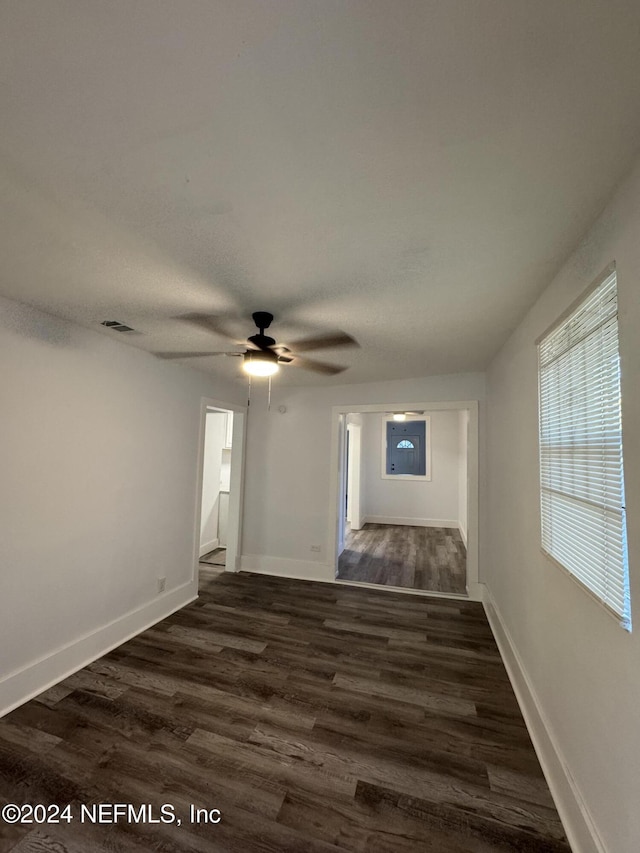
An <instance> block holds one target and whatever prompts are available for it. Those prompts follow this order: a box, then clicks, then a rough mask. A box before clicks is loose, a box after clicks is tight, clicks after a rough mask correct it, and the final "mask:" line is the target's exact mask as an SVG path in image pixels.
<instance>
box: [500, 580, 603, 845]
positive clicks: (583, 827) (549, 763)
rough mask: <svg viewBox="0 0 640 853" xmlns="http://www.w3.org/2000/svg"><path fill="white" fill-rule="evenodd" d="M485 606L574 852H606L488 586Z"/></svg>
mask: <svg viewBox="0 0 640 853" xmlns="http://www.w3.org/2000/svg"><path fill="white" fill-rule="evenodd" d="M484 609H485V612H486V614H487V619H488V620H489V625H490V626H491V630H492V631H493V635H494V637H495V640H496V643H497V644H498V649H499V650H500V655H501V657H502V660H503V662H504V665H505V667H506V669H507V673H508V675H509V680H510V681H511V685H512V687H513V689H514V691H515V694H516V698H517V700H518V704H519V706H520V710H521V711H522V716H523V717H524V719H525V722H526V724H527V729H528V730H529V734H530V736H531V740H532V741H533V746H534V748H535V751H536V754H537V756H538V759H539V761H540V764H541V766H542V770H543V772H544V775H545V778H546V780H547V784H548V785H549V789H550V791H551V794H552V796H553V799H554V802H555V804H556V808H557V809H558V814H559V815H560V819H561V820H562V824H563V826H564V830H565V832H566V834H567V838H568V840H569V844H570V845H571V849H572V850H573V853H606V848H605V845H604V842H603V841H602V839H601V837H600V835H599V833H598V830H597V829H596V825H595V822H594V820H593V817H592V816H591V814H590V812H589V809H588V808H587V804H586V803H585V801H584V798H583V796H582V794H581V793H580V790H579V788H578V785H577V782H576V780H575V779H574V778H573V776H572V775H571V771H570V769H569V766H568V764H567V761H566V759H565V757H564V755H563V754H562V750H561V749H560V746H559V743H558V739H557V738H556V736H555V735H554V732H553V729H552V728H551V725H550V723H549V720H548V719H547V717H546V715H545V713H544V710H543V708H542V705H541V703H540V700H539V699H538V696H537V695H536V692H535V690H534V687H533V684H532V682H531V679H530V678H529V675H528V673H527V671H526V669H525V667H524V664H523V662H522V659H521V657H520V655H519V654H518V650H517V648H516V646H515V644H514V642H513V638H512V637H511V635H510V633H509V630H508V628H507V627H506V624H505V622H504V620H503V618H502V616H501V615H500V611H499V610H498V607H497V605H496V602H495V600H494V598H493V596H492V594H491V590H490V589H489V588H488V587H487V586H485V589H484Z"/></svg>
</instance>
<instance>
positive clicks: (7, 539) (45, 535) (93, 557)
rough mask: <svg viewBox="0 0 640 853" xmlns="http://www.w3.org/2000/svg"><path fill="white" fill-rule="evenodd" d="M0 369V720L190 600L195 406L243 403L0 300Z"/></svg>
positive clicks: (206, 382) (218, 386)
mask: <svg viewBox="0 0 640 853" xmlns="http://www.w3.org/2000/svg"><path fill="white" fill-rule="evenodd" d="M0 364H1V366H2V367H1V369H0V400H1V401H2V412H1V415H0V569H1V570H0V608H1V619H0V650H1V654H0V713H2V712H3V711H5V710H8V708H9V707H10V706H12V705H14V704H17V703H19V702H20V701H23V700H25V699H26V698H28V697H29V696H30V695H32V694H33V693H34V691H35V692H39V690H41V689H43V688H44V687H45V686H47V684H49V683H51V682H53V681H57V680H59V679H60V678H61V677H63V676H64V675H65V674H66V673H67V672H68V671H71V670H73V669H76V668H78V667H80V666H82V665H84V663H85V662H87V660H89V659H92V658H95V657H96V656H98V655H100V654H102V653H103V652H104V651H105V650H106V649H107V648H109V647H110V646H113V645H114V644H118V643H120V642H122V641H123V640H124V639H125V638H126V636H127V635H129V634H131V633H132V632H137V631H139V630H141V629H142V628H143V627H145V626H146V625H147V624H149V623H150V622H153V621H156V620H157V619H160V618H162V617H163V616H164V615H166V614H167V613H168V612H170V611H171V610H173V609H175V608H176V607H179V606H181V605H182V604H184V603H185V602H186V601H188V600H190V599H191V598H192V597H193V596H194V595H195V594H196V592H197V589H196V586H197V582H196V581H195V580H194V562H195V561H194V557H195V549H196V535H197V534H196V524H195V520H196V506H197V501H198V495H197V486H196V483H197V474H198V471H197V465H198V447H199V431H200V401H201V398H202V397H203V396H206V397H213V398H216V399H223V400H229V403H231V404H233V403H238V402H242V400H241V398H242V389H241V388H240V386H238V387H234V386H230V385H225V384H223V383H220V382H214V381H213V380H212V379H211V378H210V377H207V376H206V375H205V374H203V373H200V372H198V371H195V370H190V369H185V368H182V367H179V366H177V365H174V364H169V363H167V362H163V361H160V360H158V359H156V358H154V357H153V356H151V355H149V354H147V353H144V352H141V351H139V350H137V349H135V348H133V347H131V346H128V345H126V344H124V343H122V342H121V341H118V340H117V339H115V338H113V339H111V338H109V337H107V336H106V335H102V334H100V333H96V332H92V331H89V330H87V329H84V328H82V327H80V326H76V325H74V324H71V323H67V322H64V321H62V320H59V319H56V318H54V317H52V316H50V315H47V314H44V313H41V312H39V311H35V310H32V309H28V308H26V307H24V306H21V305H18V304H17V303H14V302H10V301H8V300H5V299H0ZM158 577H166V592H165V593H164V594H162V595H159V594H158V593H157V578H158Z"/></svg>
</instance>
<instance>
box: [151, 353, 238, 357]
mask: <svg viewBox="0 0 640 853" xmlns="http://www.w3.org/2000/svg"><path fill="white" fill-rule="evenodd" d="M153 354H154V355H157V356H158V358H205V357H208V356H211V355H244V353H242V352H154V353H153Z"/></svg>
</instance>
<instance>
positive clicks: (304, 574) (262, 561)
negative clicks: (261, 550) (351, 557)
mask: <svg viewBox="0 0 640 853" xmlns="http://www.w3.org/2000/svg"><path fill="white" fill-rule="evenodd" d="M240 571H241V572H254V573H256V574H262V575H275V576H276V577H281V578H295V579H296V580H305V581H323V582H325V583H326V582H327V581H333V580H335V573H336V570H335V569H334V567H333V566H329V565H327V564H326V563H317V562H313V561H311V560H291V559H289V558H287V557H265V556H262V555H260V554H243V555H242V557H241V558H240Z"/></svg>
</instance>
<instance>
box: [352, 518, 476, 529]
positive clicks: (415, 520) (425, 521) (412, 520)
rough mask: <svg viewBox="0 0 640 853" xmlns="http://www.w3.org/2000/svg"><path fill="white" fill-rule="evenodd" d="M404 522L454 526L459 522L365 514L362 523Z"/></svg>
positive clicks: (446, 519) (430, 525) (421, 524)
mask: <svg viewBox="0 0 640 853" xmlns="http://www.w3.org/2000/svg"><path fill="white" fill-rule="evenodd" d="M367 523H370V524H404V525H408V526H410V527H455V528H456V530H457V529H458V528H459V526H460V525H459V523H458V521H457V519H455V518H404V517H396V516H393V515H365V517H364V522H363V524H367Z"/></svg>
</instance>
